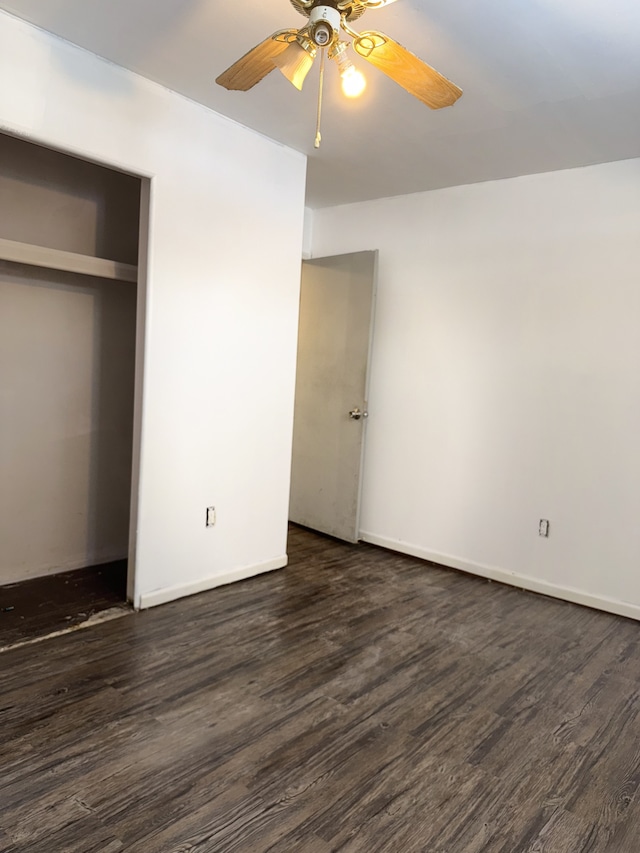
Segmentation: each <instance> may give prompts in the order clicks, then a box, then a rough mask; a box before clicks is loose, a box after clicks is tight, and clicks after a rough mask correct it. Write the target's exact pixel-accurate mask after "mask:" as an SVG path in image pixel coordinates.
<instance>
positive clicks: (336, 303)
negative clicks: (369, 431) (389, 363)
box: [289, 252, 377, 542]
mask: <svg viewBox="0 0 640 853" xmlns="http://www.w3.org/2000/svg"><path fill="white" fill-rule="evenodd" d="M376 261H377V252H356V253H354V254H349V255H338V256H335V257H330V258H317V259H314V260H311V261H304V262H303V264H302V285H301V293H300V330H299V333H298V368H297V376H296V402H295V417H294V426H293V459H292V474H291V502H290V509H289V518H290V519H291V521H294V522H296V523H297V524H302V525H304V526H305V527H311V528H312V529H314V530H319V531H321V532H322V533H328V534H330V535H331V536H336V537H337V538H339V539H345V540H347V541H348V542H357V541H358V538H359V535H358V534H359V510H360V477H361V470H362V457H363V447H364V443H363V442H364V432H365V427H366V423H367V421H366V415H367V374H368V362H369V349H370V342H371V332H372V319H373V305H374V287H375V271H376Z"/></svg>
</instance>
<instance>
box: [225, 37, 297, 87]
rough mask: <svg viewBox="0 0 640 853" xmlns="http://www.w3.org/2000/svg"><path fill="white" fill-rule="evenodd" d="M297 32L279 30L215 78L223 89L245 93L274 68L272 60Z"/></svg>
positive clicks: (284, 48)
mask: <svg viewBox="0 0 640 853" xmlns="http://www.w3.org/2000/svg"><path fill="white" fill-rule="evenodd" d="M297 35H298V30H279V31H278V32H277V33H274V34H273V35H272V36H269V38H267V39H265V40H264V41H261V42H260V44H258V45H256V46H255V47H254V48H252V49H251V50H250V51H249V52H248V53H245V55H244V56H243V57H241V58H240V59H238V61H237V62H234V63H233V65H231V66H230V67H229V68H227V70H226V71H223V72H222V74H220V76H219V77H217V78H216V83H218V85H220V86H224V88H225V89H233V90H235V91H240V92H246V91H248V90H249V89H251V88H252V87H253V86H255V85H256V83H259V82H260V81H261V80H262V79H264V78H265V77H266V76H267V74H269V72H270V71H273V69H274V68H275V67H276V66H275V64H274V62H273V60H274V59H275V57H276V56H278V55H279V54H281V53H283V52H284V51H285V50H286V49H287V48H288V47H289V45H290V44H291V42H292V41H294V40H295V37H296V36H297Z"/></svg>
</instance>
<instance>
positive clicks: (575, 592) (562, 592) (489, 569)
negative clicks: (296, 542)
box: [360, 530, 640, 621]
mask: <svg viewBox="0 0 640 853" xmlns="http://www.w3.org/2000/svg"><path fill="white" fill-rule="evenodd" d="M360 538H361V539H362V541H364V542H369V543H370V544H371V545H379V546H380V547H381V548H388V549H389V550H390V551H399V552H400V553H402V554H408V555H410V556H412V557H419V558H420V559H421V560H429V562H431V563H438V564H439V565H441V566H445V567H447V568H451V569H459V570H460V571H462V572H468V573H469V574H472V575H480V577H483V578H488V579H489V580H494V581H498V582H499V583H506V584H509V586H516V587H518V588H519V589H526V590H528V591H529V592H539V593H541V594H542V595H549V596H551V597H552V598H560V599H562V600H563V601H570V602H571V603H573V604H582V605H584V606H585V607H593V608H594V609H595V610H604V611H605V612H606V613H615V615H616V616H626V617H628V618H629V619H636V620H639V621H640V607H639V606H638V605H636V604H628V603H627V602H624V601H617V600H616V599H614V598H607V597H606V596H599V595H591V593H588V592H583V591H582V590H579V589H574V588H573V587H565V586H558V585H557V584H553V583H550V582H549V581H543V580H539V579H538V578H532V577H530V576H529V575H520V574H518V573H517V572H510V571H507V570H506V569H500V568H496V567H495V566H486V565H484V564H483V563H474V562H471V561H469V560H464V559H462V558H460V557H453V556H451V554H439V553H437V552H435V551H429V550H427V549H426V548H422V547H420V546H419V545H412V544H410V543H409V542H399V541H397V540H395V539H387V538H386V537H385V536H378V535H376V534H375V533H367V532H366V531H364V530H361V531H360Z"/></svg>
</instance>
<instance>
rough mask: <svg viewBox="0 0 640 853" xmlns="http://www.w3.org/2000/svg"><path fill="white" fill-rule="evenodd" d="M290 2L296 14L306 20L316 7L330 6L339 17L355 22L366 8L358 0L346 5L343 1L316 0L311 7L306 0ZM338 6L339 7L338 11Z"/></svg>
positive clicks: (291, 0)
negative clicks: (342, 16)
mask: <svg viewBox="0 0 640 853" xmlns="http://www.w3.org/2000/svg"><path fill="white" fill-rule="evenodd" d="M290 2H291V5H292V6H293V8H294V9H295V10H296V12H300V14H301V15H304V16H305V17H307V18H308V17H310V15H311V12H312V11H313V8H314V7H316V8H317V7H318V6H330V7H332V8H334V9H336V10H337V11H338V12H339V13H340V15H344V16H345V18H346V19H347V21H355V20H356V18H359V17H360V16H361V15H363V14H364V12H365V11H366V6H362V5H361V4H360V3H359V2H358V0H354V2H353V3H348V4H345V3H344V0H317V2H316V3H315V4H313V5H312V4H311V3H309V2H306V0H290ZM338 6H340V9H339V8H338Z"/></svg>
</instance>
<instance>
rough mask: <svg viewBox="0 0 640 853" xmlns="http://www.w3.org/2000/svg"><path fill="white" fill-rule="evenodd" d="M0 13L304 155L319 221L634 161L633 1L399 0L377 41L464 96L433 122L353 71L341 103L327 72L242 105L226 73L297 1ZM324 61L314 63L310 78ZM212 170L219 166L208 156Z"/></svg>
mask: <svg viewBox="0 0 640 853" xmlns="http://www.w3.org/2000/svg"><path fill="white" fill-rule="evenodd" d="M0 8H3V9H5V10H6V11H8V12H11V13H13V14H15V15H18V16H19V17H21V18H24V19H26V20H28V21H31V22H33V23H35V24H37V25H39V26H41V27H43V28H44V29H46V30H49V31H50V32H52V33H55V34H57V35H59V36H63V37H64V38H66V39H68V40H69V41H72V42H74V43H76V44H79V45H82V46H83V47H85V48H88V49H89V50H91V51H93V52H94V53H97V54H99V55H100V56H103V57H106V58H107V59H110V60H112V61H113V62H116V63H118V64H119V65H123V66H125V67H126V68H129V69H131V70H133V71H137V72H139V73H140V74H142V75H144V76H145V77H148V78H150V79H152V80H155V81H157V82H158V83H162V84H163V85H165V86H167V87H169V88H171V89H174V90H175V91H177V92H181V93H182V94H184V95H187V96H188V97H190V98H193V99H194V100H196V101H200V102H201V103H203V104H206V105H207V106H210V107H212V108H213V109H214V110H217V111H218V112H220V113H223V114H224V115H227V116H229V117H231V118H233V119H235V120H237V121H239V122H241V123H242V124H245V125H247V126H248V127H251V128H254V129H255V130H258V131H260V132H261V133H263V134H266V135H267V136H269V137H272V138H273V139H276V140H279V141H280V142H283V143H285V144H287V145H290V146H292V147H293V148H296V149H298V150H300V151H304V152H306V153H307V154H308V155H309V175H308V189H307V203H308V204H309V205H310V206H311V207H322V206H326V205H332V204H343V203H347V202H353V201H360V200H364V199H371V198H379V197H384V196H393V195H400V194H404V193H409V192H417V191H420V190H427V189H434V188H437V187H445V186H452V185H457V184H466V183H473V182H476V181H485V180H491V179H495V178H504V177H512V176H515V175H523V174H531V173H534V172H544V171H551V170H555V169H564V168H569V167H573V166H581V165H588V164H593V163H601V162H606V161H610V160H619V159H624V158H627V157H637V156H640V2H639V0H520V2H514V0H399V2H397V3H394V4H393V5H390V6H388V7H386V8H384V9H379V10H369V11H368V12H366V13H365V15H364V16H363V18H361V19H360V20H359V21H356V22H355V23H354V26H355V28H356V29H379V30H382V31H383V32H386V33H388V34H389V35H391V36H393V38H395V39H396V40H397V41H399V42H401V43H402V44H403V45H405V46H406V47H408V48H409V49H410V50H412V51H413V52H414V53H417V54H418V56H420V57H421V58H422V59H424V60H425V61H427V62H428V63H429V64H431V65H433V66H434V67H435V68H437V69H438V70H439V71H441V72H442V73H443V74H444V75H445V76H447V77H449V78H450V79H451V80H453V81H454V82H455V83H457V84H458V85H459V86H461V87H462V88H463V89H464V95H463V97H462V98H461V100H460V101H458V103H457V104H456V105H455V106H453V107H451V108H448V109H444V110H440V111H435V112H433V111H431V110H429V109H428V108H427V107H425V106H423V105H422V104H421V103H420V102H419V101H417V100H416V99H415V98H413V97H412V96H411V95H408V94H407V93H406V92H404V91H403V90H402V89H401V88H400V87H398V86H397V85H396V84H394V83H392V82H391V81H390V80H388V79H387V78H386V77H384V76H383V75H382V74H381V73H380V72H379V71H378V70H376V69H375V68H373V67H372V66H369V65H367V64H366V63H365V62H364V61H363V60H359V59H358V58H356V62H357V64H358V65H359V67H361V68H362V70H363V71H364V73H365V74H366V77H367V80H368V86H367V90H366V93H365V95H364V96H363V97H362V98H360V99H359V100H358V101H348V100H346V99H345V98H344V97H343V96H342V94H341V93H340V89H339V85H338V75H337V69H335V68H334V67H333V64H331V67H330V68H328V69H327V81H326V89H325V102H324V108H323V128H322V146H321V148H320V149H319V150H318V151H316V150H314V148H313V139H314V135H315V111H316V92H317V77H318V68H317V67H315V68H314V69H313V70H312V72H311V73H310V74H309V77H308V78H307V82H306V84H305V88H304V91H303V92H298V91H297V90H296V89H294V88H293V86H291V84H290V83H288V82H287V81H286V80H285V78H284V77H283V76H282V75H281V74H280V73H279V72H278V71H274V72H273V73H272V74H270V75H269V76H268V77H267V78H266V79H265V80H264V81H263V82H262V83H260V84H259V85H258V86H256V87H255V88H254V89H252V90H251V91H249V92H228V91H226V90H225V89H222V88H221V87H219V86H217V85H216V84H215V83H214V80H215V78H216V77H217V75H218V74H219V73H220V72H221V71H223V70H224V69H225V68H226V67H227V66H228V65H230V64H231V63H232V62H233V61H234V60H235V59H237V58H238V57H239V56H241V55H242V54H244V53H245V52H246V51H247V50H249V49H250V48H251V47H253V46H254V45H255V44H257V43H258V42H260V41H262V39H263V38H265V37H266V36H268V35H270V34H271V33H272V32H274V31H275V30H278V29H282V28H284V27H299V26H301V25H302V24H303V23H304V18H302V16H300V15H299V14H298V13H296V11H295V10H294V9H293V8H292V7H291V5H290V4H289V2H288V0H268V2H267V0H236V2H235V3H234V2H231V0H46V2H43V0H0ZM317 65H318V62H317V61H316V66H317ZM212 156H213V152H212Z"/></svg>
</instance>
